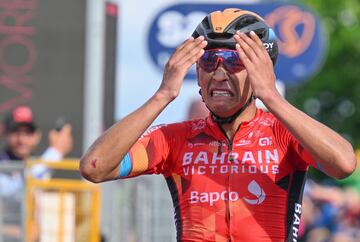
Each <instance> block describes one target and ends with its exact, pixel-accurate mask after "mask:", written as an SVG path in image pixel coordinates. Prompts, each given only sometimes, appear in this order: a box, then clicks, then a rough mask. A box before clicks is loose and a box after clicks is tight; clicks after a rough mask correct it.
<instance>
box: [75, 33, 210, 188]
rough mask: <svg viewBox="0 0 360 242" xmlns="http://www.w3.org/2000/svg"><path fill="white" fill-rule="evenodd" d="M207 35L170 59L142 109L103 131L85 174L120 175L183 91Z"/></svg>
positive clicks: (94, 177)
mask: <svg viewBox="0 0 360 242" xmlns="http://www.w3.org/2000/svg"><path fill="white" fill-rule="evenodd" d="M206 44H207V43H206V41H204V40H203V37H199V38H197V39H195V40H194V39H193V38H190V39H188V40H187V41H185V42H184V43H183V44H182V45H181V46H179V47H178V48H177V49H176V51H175V53H174V54H173V55H172V56H171V58H170V59H169V61H168V63H167V65H166V67H165V71H164V77H163V81H162V83H161V85H160V88H159V89H158V91H157V92H156V93H155V94H154V95H153V96H152V97H151V98H150V99H149V100H148V101H147V102H146V103H145V104H144V105H143V106H141V107H140V108H139V109H137V110H136V111H134V112H133V113H131V114H129V115H128V116H126V117H125V118H123V119H122V120H120V121H119V122H117V123H116V124H114V125H113V126H112V127H110V128H109V129H108V130H107V131H106V132H105V133H104V134H102V135H101V136H100V137H99V138H98V139H97V140H96V141H95V142H94V144H93V145H91V147H90V148H89V149H88V150H87V152H86V153H85V154H84V155H83V157H82V158H81V160H80V171H81V174H82V175H83V176H84V177H85V178H86V179H88V180H90V181H92V182H102V181H106V180H112V179H117V178H119V174H120V161H121V160H123V158H124V156H125V155H126V154H127V153H128V151H129V150H130V148H131V147H132V146H133V145H134V143H135V142H136V141H137V140H138V138H139V137H140V136H141V135H142V134H143V133H144V131H145V130H146V129H147V128H148V127H149V126H150V125H151V123H152V122H153V121H154V120H155V119H156V117H157V116H158V115H159V114H160V113H161V112H162V111H163V110H164V108H165V107H166V106H167V105H168V104H169V103H170V102H171V101H172V100H174V99H175V98H176V97H177V96H178V94H179V91H180V88H181V85H182V81H183V79H184V77H185V75H186V73H187V72H188V70H189V68H190V67H191V66H192V65H193V64H194V63H195V62H196V61H197V60H198V59H199V58H200V57H201V55H202V54H203V53H204V50H203V48H204V47H205V46H206Z"/></svg>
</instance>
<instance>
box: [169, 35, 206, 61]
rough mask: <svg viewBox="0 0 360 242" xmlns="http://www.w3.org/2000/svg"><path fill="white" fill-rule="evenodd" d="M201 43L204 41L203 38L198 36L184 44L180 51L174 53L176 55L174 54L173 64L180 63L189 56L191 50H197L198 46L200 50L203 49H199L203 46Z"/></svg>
mask: <svg viewBox="0 0 360 242" xmlns="http://www.w3.org/2000/svg"><path fill="white" fill-rule="evenodd" d="M203 41H204V36H199V37H198V38H196V39H195V40H193V41H190V42H188V43H186V44H185V45H184V46H183V47H182V48H181V49H179V50H178V51H176V53H175V54H174V58H173V60H174V61H175V62H178V61H181V60H182V59H183V58H186V57H187V55H189V53H190V52H191V51H192V50H194V49H197V48H198V47H199V45H200V48H204V47H201V45H203V44H204V42H203Z"/></svg>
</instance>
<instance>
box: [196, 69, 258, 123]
mask: <svg viewBox="0 0 360 242" xmlns="http://www.w3.org/2000/svg"><path fill="white" fill-rule="evenodd" d="M197 73H198V85H199V86H200V88H201V95H202V98H203V100H204V102H205V104H206V106H207V107H208V108H209V109H210V110H211V111H212V112H214V113H215V114H217V115H219V116H222V117H227V116H230V115H232V114H234V113H235V112H236V111H237V110H239V109H240V108H241V107H242V106H243V105H244V104H245V103H246V101H247V100H248V98H249V97H250V96H251V93H252V90H251V87H250V83H249V81H248V80H247V71H246V69H244V68H243V69H241V70H240V71H238V72H235V73H230V72H229V71H228V70H226V69H225V68H224V66H223V65H222V64H219V66H218V67H217V69H215V70H214V71H213V72H210V73H209V72H206V71H205V70H204V69H203V68H201V67H200V66H199V65H197Z"/></svg>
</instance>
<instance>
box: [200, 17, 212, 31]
mask: <svg viewBox="0 0 360 242" xmlns="http://www.w3.org/2000/svg"><path fill="white" fill-rule="evenodd" d="M201 23H202V24H203V26H204V27H205V29H211V28H210V23H209V18H208V17H207V16H206V17H205V18H204V20H203V21H202V22H201Z"/></svg>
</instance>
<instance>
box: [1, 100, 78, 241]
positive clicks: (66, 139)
mask: <svg viewBox="0 0 360 242" xmlns="http://www.w3.org/2000/svg"><path fill="white" fill-rule="evenodd" d="M3 126H4V139H5V148H4V150H3V151H2V152H1V153H0V165H1V163H2V162H5V161H8V162H23V161H26V160H28V159H29V158H30V157H31V155H32V153H33V152H34V150H35V149H36V148H37V146H38V144H39V142H40V139H41V131H40V129H39V128H38V125H37V124H36V122H35V119H34V115H33V112H32V110H31V109H30V108H29V107H27V106H19V107H17V108H15V109H14V110H12V111H11V112H9V113H8V114H6V115H5V119H4V122H3ZM48 138H49V147H48V148H47V149H46V151H45V152H44V153H43V155H42V156H41V158H42V159H44V160H47V161H58V160H61V159H62V158H63V157H64V156H65V155H67V154H68V153H69V152H70V151H71V150H72V147H73V137H72V133H71V125H69V124H66V125H65V126H64V127H63V128H62V129H61V130H59V131H56V130H51V131H50V132H49V135H48ZM32 173H33V176H35V177H38V178H43V177H48V176H49V172H48V170H47V169H46V168H45V167H44V166H40V165H38V166H35V167H34V169H33V170H32ZM23 189H24V174H23V173H20V172H11V173H1V174H0V196H1V199H2V200H3V205H4V206H7V207H6V208H4V211H6V212H7V213H10V212H11V211H13V212H14V213H18V215H17V216H9V217H8V221H6V219H7V218H3V223H5V225H4V224H3V226H2V233H3V236H5V237H3V238H4V239H5V241H9V242H10V241H20V238H19V237H20V235H21V230H20V227H19V225H20V224H21V223H20V222H21V216H22V215H21V214H19V213H20V209H19V207H20V204H21V200H20V199H21V196H19V195H21V194H22V193H23ZM3 215H4V214H2V216H3ZM13 215H15V214H13ZM4 219H5V221H4Z"/></svg>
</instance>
